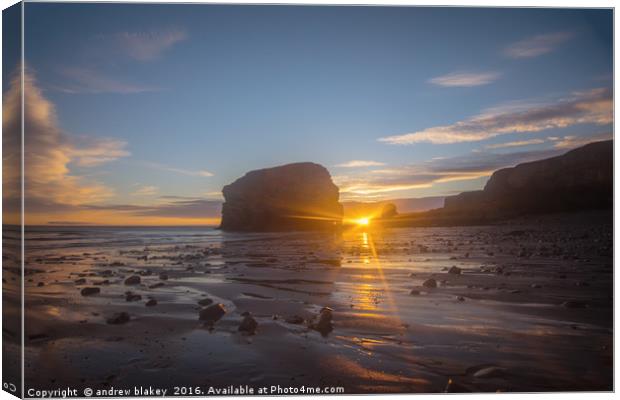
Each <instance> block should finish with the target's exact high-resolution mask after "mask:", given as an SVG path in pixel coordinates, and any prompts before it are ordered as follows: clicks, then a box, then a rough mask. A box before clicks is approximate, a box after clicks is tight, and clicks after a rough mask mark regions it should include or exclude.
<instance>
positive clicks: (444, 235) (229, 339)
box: [4, 213, 613, 393]
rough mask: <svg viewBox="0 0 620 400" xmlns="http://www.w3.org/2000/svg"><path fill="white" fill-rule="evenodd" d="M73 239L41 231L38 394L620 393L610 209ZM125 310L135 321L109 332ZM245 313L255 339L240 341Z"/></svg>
mask: <svg viewBox="0 0 620 400" xmlns="http://www.w3.org/2000/svg"><path fill="white" fill-rule="evenodd" d="M48 229H49V228H48ZM55 229H57V231H58V232H56V233H55V234H56V235H57V236H56V237H60V238H62V235H63V233H62V232H63V229H64V230H65V231H64V232H65V235H66V236H67V238H69V239H67V240H60V241H57V243H58V244H56V245H54V244H53V243H55V242H54V241H45V240H43V239H41V237H40V236H37V235H38V234H39V232H36V229H35V230H33V231H32V232H30V234H29V238H30V239H29V240H28V241H27V250H26V252H27V260H26V265H27V271H26V283H25V284H26V299H25V301H26V307H27V310H28V311H27V315H26V322H25V335H26V350H25V355H26V382H27V384H26V388H29V387H30V388H37V389H54V388H58V387H64V386H70V387H74V388H83V387H91V388H110V387H114V388H126V387H133V386H135V385H143V386H154V387H159V388H172V387H174V386H197V385H200V386H217V387H226V386H228V385H246V384H247V385H251V386H256V387H258V386H271V385H282V386H287V387H288V386H301V385H306V386H341V387H343V388H344V391H345V393H381V392H443V391H444V390H446V389H447V390H448V391H484V392H495V391H498V390H500V391H569V390H589V391H592V390H594V391H599V390H604V391H608V390H612V382H613V380H612V361H613V351H612V350H613V349H612V342H613V337H612V327H613V326H612V323H613V314H612V306H613V301H612V300H613V299H612V297H613V260H612V253H613V244H612V242H613V241H612V218H611V214H610V213H588V214H581V215H572V216H567V215H553V216H545V217H540V218H527V219H521V220H514V221H510V222H507V223H503V224H498V225H493V226H476V227H447V228H411V229H389V230H387V229H386V230H379V229H376V228H373V227H372V226H371V227H368V228H354V229H350V230H348V231H346V232H344V233H343V234H334V235H330V234H318V233H274V234H245V235H240V234H227V233H221V232H218V231H211V233H210V234H209V235H208V236H203V235H201V234H200V233H201V231H200V230H191V231H189V234H187V235H181V236H179V235H177V233H176V231H175V232H170V233H169V235H170V239H168V240H166V239H167V235H168V233H167V232H168V231H166V230H165V229H159V230H157V229H156V230H154V231H153V232H157V235H156V238H157V239H154V237H155V236H153V237H152V236H151V234H150V232H151V231H149V230H148V229H145V230H144V231H142V232H138V233H136V234H135V235H134V236H133V238H134V239H135V238H136V237H139V238H140V240H138V241H136V240H133V239H132V240H123V237H122V235H121V234H118V235H120V236H119V237H118V238H119V239H118V240H114V238H115V237H116V236H115V235H116V234H115V233H114V232H112V231H110V233H109V235H108V236H106V238H105V240H103V239H102V240H101V241H99V242H98V241H97V240H93V241H91V242H88V241H82V240H78V239H79V238H77V237H76V239H75V240H73V236H71V235H74V234H76V233H75V232H74V231H75V229H74V230H72V228H55ZM86 231H87V232H90V231H88V230H86ZM79 232H82V233H80V234H81V235H83V234H84V233H83V231H79ZM194 233H196V234H194ZM46 234H47V233H46ZM45 237H47V236H45ZM36 238H39V239H38V240H31V239H36ZM162 238H163V239H162ZM172 238H174V240H173V239H172ZM167 241H171V242H172V243H167ZM72 243H73V244H72ZM453 266H456V267H457V268H458V269H460V274H456V273H450V272H448V270H449V269H450V268H452V267H453ZM455 271H456V269H453V272H455ZM14 272H15V271H10V270H7V269H5V279H10V277H11V274H14ZM161 274H164V275H161ZM134 275H136V276H139V277H140V283H139V284H137V285H126V284H125V283H124V281H125V280H126V279H127V278H128V277H131V276H134ZM13 277H14V276H13ZM162 278H167V279H162ZM431 278H432V279H434V280H435V281H436V283H437V287H436V288H428V287H425V286H424V285H423V284H424V282H425V281H427V280H428V279H431ZM84 288H99V290H100V292H99V293H96V294H92V295H89V296H84V295H82V294H81V291H82V289H84ZM128 291H131V292H132V293H131V294H132V295H139V296H141V298H140V299H137V297H136V296H133V298H134V301H127V297H128V296H127V293H126V292H128ZM206 298H209V299H212V300H213V301H214V303H221V304H222V305H223V306H224V307H225V309H226V311H227V312H226V314H225V315H224V317H223V318H222V319H220V320H219V321H217V322H216V323H215V324H214V325H213V326H208V325H209V324H205V323H204V322H203V321H199V319H198V316H199V312H200V310H201V309H202V308H203V306H201V305H199V304H198V302H199V301H200V300H204V299H206ZM150 299H156V302H157V304H156V305H154V306H146V305H145V304H146V302H147V301H149V300H150ZM323 307H330V308H331V309H333V330H332V331H331V332H323V334H322V333H320V332H318V331H317V330H315V329H312V328H311V326H312V325H313V324H314V323H316V321H317V318H318V315H319V313H320V311H321V309H322V308H323ZM121 312H126V313H127V314H128V315H129V317H130V320H129V321H128V322H126V323H122V324H110V323H108V320H109V319H110V318H111V317H113V316H114V315H115V314H117V313H121ZM244 312H249V313H250V314H251V315H252V316H253V318H254V319H255V320H256V321H257V322H258V328H257V331H256V332H255V334H254V335H248V334H245V333H242V332H239V331H238V327H239V325H240V323H241V321H242V320H243V318H244V316H243V315H242V314H243V313H244ZM9 315H11V314H9ZM5 318H7V317H5ZM294 319H297V320H298V321H294ZM300 321H301V322H300ZM292 322H300V323H292ZM9 333H10V332H9ZM9 333H7V332H5V333H4V334H5V338H6V337H7V336H6V335H8V334H9ZM450 381H451V382H452V383H451V384H448V382H450Z"/></svg>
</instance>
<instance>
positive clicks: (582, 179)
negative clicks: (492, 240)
mask: <svg viewBox="0 0 620 400" xmlns="http://www.w3.org/2000/svg"><path fill="white" fill-rule="evenodd" d="M612 206H613V141H611V140H608V141H603V142H595V143H590V144H588V145H585V146H583V147H580V148H577V149H574V150H571V151H569V152H568V153H566V154H564V155H561V156H557V157H553V158H548V159H545V160H539V161H533V162H528V163H524V164H519V165H517V166H516V167H512V168H504V169H500V170H498V171H495V172H494V173H493V175H491V178H490V179H489V180H488V182H487V184H486V186H485V187H484V190H480V191H474V192H464V193H461V194H459V195H456V196H452V197H447V198H446V199H445V206H444V208H443V210H442V214H444V215H448V214H469V215H470V216H477V217H480V218H482V219H485V220H488V219H497V218H505V217H512V216H518V215H526V214H535V213H548V212H565V211H581V210H588V209H597V208H611V207H612Z"/></svg>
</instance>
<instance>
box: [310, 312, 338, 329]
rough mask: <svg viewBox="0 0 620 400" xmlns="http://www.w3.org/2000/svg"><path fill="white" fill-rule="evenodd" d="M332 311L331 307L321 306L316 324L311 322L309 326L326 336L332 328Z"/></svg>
mask: <svg viewBox="0 0 620 400" xmlns="http://www.w3.org/2000/svg"><path fill="white" fill-rule="evenodd" d="M333 312H334V310H332V309H331V308H329V307H323V308H322V309H321V313H320V314H319V320H318V322H317V323H316V324H312V325H311V328H312V329H314V330H315V331H317V332H319V333H320V334H321V335H322V336H327V335H328V334H329V333H330V332H331V331H333V330H334V327H333V325H332V318H333Z"/></svg>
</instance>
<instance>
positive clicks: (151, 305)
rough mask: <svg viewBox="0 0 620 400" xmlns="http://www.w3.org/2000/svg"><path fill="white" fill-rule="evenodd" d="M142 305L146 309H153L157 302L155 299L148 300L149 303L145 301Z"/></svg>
mask: <svg viewBox="0 0 620 400" xmlns="http://www.w3.org/2000/svg"><path fill="white" fill-rule="evenodd" d="M144 305H145V306H146V307H153V306H156V305H157V300H155V299H150V300H149V301H147V302H146V303H145V304H144Z"/></svg>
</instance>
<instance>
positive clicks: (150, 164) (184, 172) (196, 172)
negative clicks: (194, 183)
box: [141, 162, 214, 178]
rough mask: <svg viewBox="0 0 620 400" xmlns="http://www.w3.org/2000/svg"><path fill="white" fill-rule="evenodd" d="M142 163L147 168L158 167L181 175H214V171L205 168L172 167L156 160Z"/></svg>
mask: <svg viewBox="0 0 620 400" xmlns="http://www.w3.org/2000/svg"><path fill="white" fill-rule="evenodd" d="M141 164H142V165H144V166H145V167H147V168H152V169H157V170H160V171H168V172H174V173H175V174H181V175H186V176H196V177H203V178H208V177H211V176H214V174H213V173H212V172H209V171H207V170H204V169H202V170H191V169H184V168H175V167H171V166H168V165H165V164H160V163H154V162H142V163H141Z"/></svg>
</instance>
